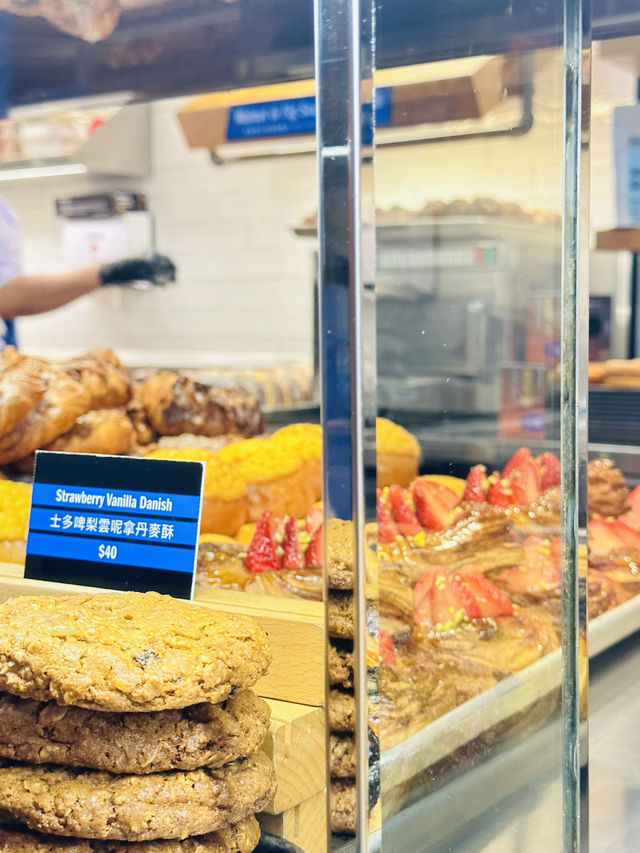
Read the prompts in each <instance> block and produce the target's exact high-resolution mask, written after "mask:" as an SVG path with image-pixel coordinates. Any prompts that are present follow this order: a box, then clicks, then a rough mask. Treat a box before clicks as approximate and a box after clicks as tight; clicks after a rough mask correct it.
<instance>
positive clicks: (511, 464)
mask: <svg viewBox="0 0 640 853" xmlns="http://www.w3.org/2000/svg"><path fill="white" fill-rule="evenodd" d="M527 462H531V451H530V450H529V448H528V447H521V448H520V449H519V450H516V452H515V453H514V454H513V456H512V457H511V459H510V460H509V461H508V462H507V464H506V465H505V466H504V468H503V469H502V479H503V480H506V478H507V477H509V476H510V475H511V473H512V472H513V471H515V470H516V469H517V468H521V467H522V466H523V465H524V464H526V463H527Z"/></svg>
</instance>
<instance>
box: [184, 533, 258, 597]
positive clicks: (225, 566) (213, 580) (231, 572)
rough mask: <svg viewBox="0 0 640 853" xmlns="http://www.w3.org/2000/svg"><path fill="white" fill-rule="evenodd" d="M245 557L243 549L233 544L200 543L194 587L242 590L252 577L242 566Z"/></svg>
mask: <svg viewBox="0 0 640 853" xmlns="http://www.w3.org/2000/svg"><path fill="white" fill-rule="evenodd" d="M245 555H246V551H245V549H244V548H243V547H242V546H240V545H236V544H235V543H226V542H202V543H200V545H199V546H198V568H197V575H196V585H197V586H198V587H201V588H204V589H207V588H210V587H219V588H221V589H236V590H238V589H244V588H245V586H246V584H247V581H249V580H250V579H251V577H252V575H251V573H250V572H248V571H247V569H246V568H245V565H244V559H243V558H244V556H245Z"/></svg>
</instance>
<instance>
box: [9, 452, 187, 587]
mask: <svg viewBox="0 0 640 853" xmlns="http://www.w3.org/2000/svg"><path fill="white" fill-rule="evenodd" d="M203 473H204V465H203V463H202V462H178V461H175V460H163V459H137V458H134V457H124V456H93V455H91V454H84V453H51V452H48V451H41V452H39V453H37V454H36V469H35V476H34V483H33V493H32V498H31V515H30V517H29V535H28V538H27V559H26V564H25V577H27V578H33V579H36V580H53V581H59V582H61V583H75V584H83V585H85V586H99V587H106V588H109V589H131V590H136V591H138V592H146V591H148V590H156V591H157V592H164V593H167V594H168V595H173V596H176V597H178V598H191V597H192V596H193V586H194V583H195V570H196V554H197V546H198V531H199V527H200V507H201V504H202V482H203Z"/></svg>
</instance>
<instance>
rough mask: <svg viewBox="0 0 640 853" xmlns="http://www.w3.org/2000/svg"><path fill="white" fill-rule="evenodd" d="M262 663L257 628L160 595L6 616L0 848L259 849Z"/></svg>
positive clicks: (0, 699)
mask: <svg viewBox="0 0 640 853" xmlns="http://www.w3.org/2000/svg"><path fill="white" fill-rule="evenodd" d="M269 662H270V652H269V648H268V645H267V639H266V636H265V633H264V631H263V630H262V629H261V628H260V627H259V626H258V625H257V624H256V623H255V622H253V621H252V620H250V619H248V618H245V617H242V616H236V615H232V614H224V613H216V612H214V611H212V610H210V609H209V608H206V607H198V606H196V605H191V604H188V603H187V602H181V601H177V600H175V599H172V598H169V597H167V596H160V595H158V594H156V593H145V594H141V593H122V594H117V593H114V594H110V593H107V594H95V595H78V596H69V597H58V598H53V597H45V596H41V597H33V598H27V597H25V598H16V599H12V600H10V601H8V602H5V603H4V604H2V605H0V690H1V691H3V692H2V693H0V756H2V759H0V763H1V766H0V815H1V816H2V819H3V825H2V827H0V850H3V851H6V853H12V852H13V851H16V853H17V851H32V853H45V851H49V850H63V851H67V853H91V852H92V851H93V853H118V851H123V853H124V851H129V850H130V851H131V853H173V851H176V853H229V851H232V852H233V853H248V852H249V851H251V850H253V849H254V847H255V846H256V844H257V843H258V840H259V836H260V831H259V828H258V824H257V821H256V819H255V817H254V815H255V813H256V812H258V811H260V810H261V809H262V808H263V807H264V806H265V805H266V804H267V803H268V802H269V801H270V800H271V799H272V797H273V795H274V792H275V775H274V770H273V766H272V764H271V762H270V760H269V759H268V758H267V756H266V755H265V754H264V753H262V752H260V751H259V748H260V745H261V743H262V740H263V738H264V736H265V734H266V731H267V728H268V724H269V709H268V706H267V705H266V703H264V702H263V701H262V700H261V699H260V698H259V697H257V696H256V695H255V694H253V693H252V692H251V691H250V690H248V689H247V688H248V687H250V686H251V685H253V684H254V683H255V682H256V681H257V679H258V678H259V677H260V676H261V675H263V674H264V672H265V671H266V669H267V667H268V665H269ZM61 836H62V837H61Z"/></svg>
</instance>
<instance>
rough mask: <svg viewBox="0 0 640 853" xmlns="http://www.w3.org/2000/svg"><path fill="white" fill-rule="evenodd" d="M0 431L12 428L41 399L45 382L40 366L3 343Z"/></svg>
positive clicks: (0, 366)
mask: <svg viewBox="0 0 640 853" xmlns="http://www.w3.org/2000/svg"><path fill="white" fill-rule="evenodd" d="M0 369H1V371H2V373H1V374H0V435H5V434H6V433H8V432H10V431H11V430H13V429H14V428H15V427H16V426H17V425H18V424H19V423H20V421H21V420H22V419H23V418H26V417H27V415H28V414H29V413H30V412H32V411H33V410H34V409H35V407H36V406H37V405H38V403H39V402H40V400H41V399H42V395H43V394H44V392H45V388H46V383H45V382H44V380H43V379H42V377H41V375H40V374H41V370H40V366H39V365H38V363H37V362H35V361H34V360H31V359H28V358H26V357H21V356H20V355H19V354H18V353H17V351H16V350H15V349H14V348H13V347H7V348H6V350H5V352H4V354H3V357H2V361H1V363H0Z"/></svg>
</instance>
